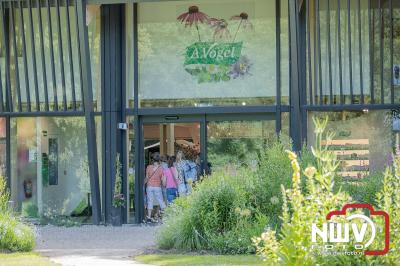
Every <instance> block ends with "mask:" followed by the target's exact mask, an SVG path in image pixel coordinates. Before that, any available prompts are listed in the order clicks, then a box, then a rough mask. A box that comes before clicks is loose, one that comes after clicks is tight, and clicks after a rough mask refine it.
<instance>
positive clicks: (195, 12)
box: [177, 6, 208, 42]
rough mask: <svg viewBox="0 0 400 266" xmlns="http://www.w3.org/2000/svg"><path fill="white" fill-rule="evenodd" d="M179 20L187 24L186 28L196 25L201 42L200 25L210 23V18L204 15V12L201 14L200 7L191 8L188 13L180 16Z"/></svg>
mask: <svg viewBox="0 0 400 266" xmlns="http://www.w3.org/2000/svg"><path fill="white" fill-rule="evenodd" d="M177 20H179V21H180V22H181V23H185V27H187V26H189V27H191V26H192V25H193V24H194V25H195V26H196V29H197V34H198V36H199V41H200V42H201V38H200V31H199V23H204V22H208V16H207V15H206V14H204V13H203V12H200V10H199V7H198V6H191V7H189V10H188V12H186V13H183V14H182V15H180V16H179V17H178V18H177Z"/></svg>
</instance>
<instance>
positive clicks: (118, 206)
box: [111, 153, 125, 226]
mask: <svg viewBox="0 0 400 266" xmlns="http://www.w3.org/2000/svg"><path fill="white" fill-rule="evenodd" d="M121 170H122V164H121V161H120V160H119V153H117V156H116V158H115V183H114V194H113V201H112V206H113V208H112V212H111V224H112V225H113V226H121V225H122V207H124V206H125V197H124V194H123V193H122V177H121Z"/></svg>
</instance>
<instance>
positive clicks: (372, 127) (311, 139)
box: [308, 110, 398, 177]
mask: <svg viewBox="0 0 400 266" xmlns="http://www.w3.org/2000/svg"><path fill="white" fill-rule="evenodd" d="M325 116H328V117H329V123H328V129H327V130H329V131H333V132H334V133H335V137H334V138H333V140H332V142H330V143H329V144H330V148H331V149H332V150H334V152H335V153H336V154H337V156H338V159H339V161H340V162H341V164H340V167H339V174H340V175H342V176H344V177H362V176H364V175H367V174H369V173H370V172H371V173H373V172H379V171H382V170H383V168H384V167H385V166H387V165H390V164H391V162H392V153H393V148H394V138H393V135H394V132H393V122H394V121H395V120H394V118H393V115H392V113H391V112H390V111H367V110H365V111H364V112H346V111H342V112H330V113H316V112H313V113H310V114H309V125H308V145H310V146H313V145H314V143H315V134H314V124H313V122H312V118H313V117H325ZM397 134H398V133H397Z"/></svg>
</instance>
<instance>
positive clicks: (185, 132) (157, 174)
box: [142, 122, 201, 222]
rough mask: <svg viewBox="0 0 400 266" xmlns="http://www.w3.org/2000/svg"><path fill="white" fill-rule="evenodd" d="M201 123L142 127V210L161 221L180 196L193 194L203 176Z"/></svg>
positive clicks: (150, 219) (151, 220) (151, 219)
mask: <svg viewBox="0 0 400 266" xmlns="http://www.w3.org/2000/svg"><path fill="white" fill-rule="evenodd" d="M200 151H201V146H200V123H199V122H194V123H149V124H143V157H144V158H143V159H144V160H143V164H144V165H143V167H144V170H145V171H144V176H143V178H144V182H143V183H144V191H143V199H142V200H143V201H142V202H143V205H144V206H143V207H144V215H145V217H146V219H145V221H146V222H160V221H161V219H162V212H163V210H164V209H165V208H166V206H168V205H169V204H171V203H172V202H173V201H174V200H175V199H176V198H177V197H184V196H186V195H188V194H190V193H191V191H192V189H193V187H194V186H195V185H196V182H197V181H198V180H199V177H200V174H201V152H200Z"/></svg>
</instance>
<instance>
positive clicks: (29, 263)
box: [0, 252, 58, 266]
mask: <svg viewBox="0 0 400 266" xmlns="http://www.w3.org/2000/svg"><path fill="white" fill-rule="evenodd" d="M0 265H1V266H21V265H24V266H56V265H58V264H56V263H53V262H51V261H50V260H49V259H47V258H45V257H42V256H40V255H39V254H37V253H34V252H27V253H9V254H4V253H0Z"/></svg>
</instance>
